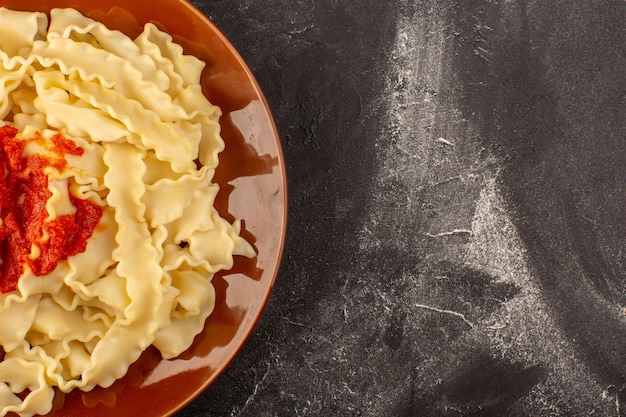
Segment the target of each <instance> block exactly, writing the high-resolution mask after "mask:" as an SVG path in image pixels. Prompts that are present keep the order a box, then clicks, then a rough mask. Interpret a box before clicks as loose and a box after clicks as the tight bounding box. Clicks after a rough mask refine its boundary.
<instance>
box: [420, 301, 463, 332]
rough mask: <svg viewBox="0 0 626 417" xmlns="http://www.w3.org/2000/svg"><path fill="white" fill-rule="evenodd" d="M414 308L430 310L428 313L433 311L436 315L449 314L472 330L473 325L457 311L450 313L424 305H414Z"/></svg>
mask: <svg viewBox="0 0 626 417" xmlns="http://www.w3.org/2000/svg"><path fill="white" fill-rule="evenodd" d="M414 306H415V307H417V308H423V309H424V310H430V311H434V312H436V313H442V314H450V315H451V316H455V317H458V318H460V319H461V320H463V321H464V322H465V323H466V324H467V325H468V326H469V327H471V328H472V329H473V328H474V323H472V322H471V321H469V320H468V319H467V318H466V317H465V315H464V314H462V313H459V312H457V311H452V310H445V309H441V308H437V307H433V306H429V305H426V304H414Z"/></svg>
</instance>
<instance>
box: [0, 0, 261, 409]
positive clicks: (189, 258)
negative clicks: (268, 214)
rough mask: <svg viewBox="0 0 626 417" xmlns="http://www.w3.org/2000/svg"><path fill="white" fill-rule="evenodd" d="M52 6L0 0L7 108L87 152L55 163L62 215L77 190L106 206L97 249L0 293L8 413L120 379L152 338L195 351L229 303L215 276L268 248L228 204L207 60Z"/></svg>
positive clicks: (50, 204) (41, 149) (51, 173)
mask: <svg viewBox="0 0 626 417" xmlns="http://www.w3.org/2000/svg"><path fill="white" fill-rule="evenodd" d="M50 16H51V19H50V22H49V26H48V20H47V17H46V15H45V14H42V13H28V12H15V11H11V10H8V9H5V8H0V98H1V99H2V101H1V102H0V103H1V104H0V116H1V117H2V118H3V120H5V121H4V122H3V123H4V124H10V125H12V126H14V127H16V128H18V129H19V130H20V133H19V134H18V136H17V137H16V139H15V140H28V139H29V138H30V137H33V136H35V135H37V134H39V135H41V136H42V137H43V138H44V142H42V143H39V144H31V143H29V144H27V149H28V152H30V153H33V154H42V155H46V154H47V152H49V151H48V150H47V148H48V147H49V146H50V138H52V137H53V136H54V135H56V134H57V133H58V132H62V133H63V135H64V136H65V137H66V138H68V139H70V140H73V141H74V142H75V143H76V145H77V146H79V147H80V148H82V149H83V150H84V152H83V154H82V155H65V156H64V158H65V161H66V162H67V164H65V167H64V168H59V169H56V168H55V169H46V171H45V173H46V175H47V176H48V180H49V183H48V184H49V185H48V188H49V191H50V193H51V195H52V197H51V198H50V199H49V200H48V201H47V203H46V210H47V213H48V217H47V218H46V221H52V220H54V219H56V218H58V217H59V216H62V215H64V214H66V213H71V212H72V210H73V206H72V205H71V204H70V202H69V199H70V195H72V196H73V197H75V198H81V199H86V200H89V201H91V202H93V203H95V204H97V205H98V206H100V207H101V208H102V216H101V218H100V221H99V223H98V225H97V226H96V228H95V230H94V233H93V235H92V237H91V238H90V239H89V242H88V245H87V247H86V249H85V251H84V252H82V253H79V254H76V255H73V256H71V257H69V258H68V259H67V260H65V261H62V262H60V263H59V264H58V266H57V267H56V269H55V270H53V271H52V272H50V273H49V274H47V275H46V276H43V277H39V276H35V275H34V274H33V272H32V271H31V270H30V269H29V268H28V267H25V269H24V273H23V275H22V276H21V277H20V280H19V282H18V289H17V290H16V291H14V292H12V293H8V294H1V295H0V319H2V320H3V322H4V323H6V324H7V325H6V326H3V327H2V328H0V344H1V345H2V347H3V349H4V351H5V356H4V360H3V361H2V362H0V416H3V415H6V414H7V413H9V412H15V413H18V414H19V415H20V416H32V415H34V414H45V413H47V412H48V411H49V410H50V409H51V407H52V399H53V396H54V390H55V389H57V390H61V391H65V392H68V391H71V390H73V389H76V388H78V389H82V390H90V389H92V388H93V387H95V386H96V385H100V386H103V387H107V386H109V385H111V384H112V383H113V382H114V381H115V380H116V379H118V378H120V377H121V376H123V375H124V374H125V373H126V372H127V369H128V366H129V365H130V364H131V363H132V362H134V361H135V360H136V359H137V358H138V357H139V355H140V354H141V352H143V351H144V350H145V349H146V348H147V347H148V346H150V345H154V346H156V347H157V348H158V349H159V350H160V351H161V353H162V356H163V357H164V358H172V357H175V356H177V355H179V354H180V353H182V352H183V351H184V350H185V349H187V348H188V347H189V346H190V345H191V343H192V341H193V338H194V337H195V335H197V334H198V333H199V332H201V331H202V328H203V326H204V322H205V320H206V318H207V317H208V316H209V315H210V314H211V312H212V310H213V308H214V306H215V290H214V288H213V286H212V284H211V278H212V276H213V274H214V273H216V272H217V271H219V270H222V269H229V268H231V267H232V265H233V256H236V255H243V256H248V257H254V256H255V253H254V250H253V248H252V247H251V246H250V244H248V242H246V241H245V240H244V239H242V238H241V237H240V235H239V234H240V228H241V224H240V222H239V221H238V220H236V221H235V222H234V223H232V224H231V223H229V222H227V221H226V220H224V219H223V218H222V217H221V216H220V215H219V213H218V212H217V210H216V209H215V208H214V206H213V204H214V201H215V197H216V195H217V193H218V191H219V187H218V186H217V185H216V184H213V183H212V178H213V175H214V172H215V168H216V167H217V165H218V162H219V160H218V154H219V152H221V151H222V150H223V149H224V142H223V140H222V138H221V137H220V127H219V117H220V115H221V111H220V109H219V108H218V107H217V106H214V105H213V104H211V103H210V102H209V101H208V100H207V99H206V97H205V96H204V95H203V94H202V88H201V86H200V75H201V72H202V70H203V67H204V64H203V63H202V62H201V61H200V60H198V59H197V58H195V57H192V56H187V55H184V54H183V50H182V48H181V47H180V46H179V45H177V44H176V43H174V42H173V40H172V37H171V36H170V35H168V34H167V33H164V32H162V31H160V30H159V29H158V28H157V27H156V26H154V25H152V24H148V25H146V26H145V28H144V31H143V33H142V34H141V35H140V36H138V37H137V38H136V39H130V38H128V37H127V36H125V35H124V34H122V33H121V32H117V31H112V30H109V29H108V28H106V27H105V26H104V25H103V24H101V23H99V22H96V21H94V20H92V19H89V18H87V17H85V16H83V15H81V14H80V13H79V12H77V11H76V10H73V9H54V10H52V12H51V14H50ZM196 161H197V162H199V164H200V168H198V166H197V165H196ZM18 317H19V319H16V318H18ZM25 392H26V393H27V395H24V393H25Z"/></svg>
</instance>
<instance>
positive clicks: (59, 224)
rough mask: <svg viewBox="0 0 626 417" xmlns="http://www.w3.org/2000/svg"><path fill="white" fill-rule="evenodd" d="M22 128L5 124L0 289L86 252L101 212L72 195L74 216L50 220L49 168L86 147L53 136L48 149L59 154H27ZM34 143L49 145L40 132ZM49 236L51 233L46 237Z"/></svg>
mask: <svg viewBox="0 0 626 417" xmlns="http://www.w3.org/2000/svg"><path fill="white" fill-rule="evenodd" d="M17 133H18V131H17V129H15V128H13V127H10V126H3V127H0V169H3V171H4V175H3V176H0V218H1V219H2V225H1V226H0V259H1V260H2V264H0V292H2V293H7V292H11V291H14V290H16V289H17V282H18V280H19V278H20V276H21V275H22V274H23V272H24V268H25V267H26V266H28V267H29V268H30V269H31V270H32V271H33V273H34V274H35V275H38V276H41V275H46V274H48V273H50V272H52V271H53V270H54V269H55V268H56V266H57V264H58V263H59V262H60V261H63V260H65V259H67V257H68V256H72V255H76V254H77V253H81V252H84V251H85V249H86V247H87V240H88V239H89V238H90V237H91V235H92V234H93V231H94V229H95V227H96V225H97V224H98V221H99V220H100V217H101V216H102V209H101V207H100V206H98V205H97V204H95V203H92V202H91V201H88V200H82V199H80V198H76V197H74V196H72V194H71V193H70V194H69V195H70V201H71V203H72V204H73V205H74V207H75V208H76V210H75V212H74V213H73V214H65V215H62V216H58V217H57V218H56V219H54V220H52V221H50V222H46V221H45V219H46V218H47V217H48V212H47V211H46V202H47V201H48V199H49V198H50V196H51V195H52V193H51V192H50V190H49V189H48V176H47V175H46V174H45V173H44V169H45V168H46V167H53V168H56V169H57V170H58V171H62V170H63V168H65V166H66V165H67V162H66V160H65V159H64V155H66V154H71V155H78V156H80V155H82V154H83V149H82V148H80V147H78V146H77V145H76V144H75V143H74V142H73V141H71V140H68V139H67V138H65V137H64V136H63V135H62V134H60V133H59V134H57V135H55V136H54V137H53V138H52V142H53V146H52V147H51V148H50V149H49V150H50V151H51V152H54V153H55V154H57V155H58V157H49V156H43V155H37V154H33V155H26V156H24V155H23V151H24V146H25V144H26V142H25V141H23V140H18V139H15V136H16V135H17ZM29 140H30V141H40V142H41V143H45V140H44V138H43V137H42V136H41V135H40V134H39V133H36V134H35V135H34V137H32V138H29ZM44 236H49V238H48V239H45V238H44ZM33 244H35V245H37V246H38V247H39V249H40V255H39V257H37V258H35V259H30V258H29V254H30V252H31V247H32V245H33Z"/></svg>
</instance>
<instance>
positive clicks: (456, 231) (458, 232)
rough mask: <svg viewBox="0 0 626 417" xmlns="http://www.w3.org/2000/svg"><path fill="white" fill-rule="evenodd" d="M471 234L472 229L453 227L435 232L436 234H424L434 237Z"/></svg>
mask: <svg viewBox="0 0 626 417" xmlns="http://www.w3.org/2000/svg"><path fill="white" fill-rule="evenodd" d="M472 234H473V233H472V231H471V230H468V229H454V230H451V231H449V232H441V233H436V234H432V233H426V236H428V237H433V238H434V237H444V236H454V235H469V236H472Z"/></svg>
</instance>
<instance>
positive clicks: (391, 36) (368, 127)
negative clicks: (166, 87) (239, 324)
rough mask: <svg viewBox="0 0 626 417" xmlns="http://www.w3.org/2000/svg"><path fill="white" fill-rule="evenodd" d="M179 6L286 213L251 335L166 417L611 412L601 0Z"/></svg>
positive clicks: (619, 211)
mask: <svg viewBox="0 0 626 417" xmlns="http://www.w3.org/2000/svg"><path fill="white" fill-rule="evenodd" d="M194 3H195V4H196V5H197V6H198V7H199V8H200V9H201V10H202V11H203V12H204V13H205V14H207V16H209V17H210V18H211V19H212V20H213V21H214V22H215V23H216V24H217V25H218V27H219V28H220V29H221V30H222V31H223V32H224V33H225V35H226V36H227V37H228V38H229V39H230V40H231V42H232V43H233V44H234V45H235V47H236V48H237V49H238V50H239V51H240V53H241V54H242V56H243V57H244V59H245V60H246V61H247V62H248V64H249V66H250V67H251V69H252V71H253V72H254V73H255V75H256V77H257V79H258V81H259V83H260V84H261V86H262V88H263V90H264V92H265V94H266V96H267V99H268V101H269V103H270V105H271V107H272V109H273V112H274V116H275V118H276V122H277V125H278V128H279V130H280V132H281V136H282V144H283V149H284V153H285V157H286V162H287V171H288V172H287V174H288V181H289V210H290V212H289V232H288V238H287V245H286V250H285V256H284V262H283V265H282V268H281V271H280V274H279V276H278V280H277V283H276V288H275V291H274V294H273V296H272V298H271V301H270V303H269V305H268V307H267V310H266V312H265V314H264V316H263V318H262V319H261V321H260V323H259V326H258V327H257V329H256V330H255V332H254V334H253V335H252V337H251V338H250V340H249V342H248V343H247V345H246V346H245V348H244V349H243V351H242V352H241V354H240V355H239V356H238V357H237V358H236V359H235V361H234V362H233V363H232V365H231V366H230V367H229V368H228V370H227V371H226V372H225V373H224V374H223V375H222V376H221V377H220V378H219V379H218V381H217V382H216V383H215V384H213V386H211V387H210V388H209V389H208V390H207V391H206V392H205V393H203V394H202V395H201V396H200V397H199V398H197V399H196V400H195V401H194V402H192V403H191V404H190V405H189V406H188V407H187V408H185V409H184V410H183V411H181V412H180V413H178V414H177V417H191V416H220V417H221V416H237V417H247V416H254V417H262V416H279V417H282V416H368V417H373V416H398V417H403V416H407V417H408V416H500V415H501V416H531V415H532V416H570V415H571V416H587V415H593V416H618V415H620V414H621V415H626V344H625V341H626V338H625V336H626V311H625V307H626V276H625V263H626V223H625V222H624V218H625V214H626V192H625V191H626V190H625V182H626V164H625V160H626V144H625V141H624V93H625V85H626V84H625V79H624V78H625V77H624V69H625V68H626V58H625V54H624V45H625V42H624V41H625V36H624V22H625V21H626V19H625V17H626V16H625V3H624V2H623V1H622V0H607V1H602V2H600V1H589V0H571V1H544V2H537V1H524V0H511V1H489V0H468V1H453V0H442V1H402V0H392V1H380V0H364V1H354V0H352V1H347V0H344V1H337V0H310V1H298V0H266V1H251V0H218V1H215V0H196V1H194Z"/></svg>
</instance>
